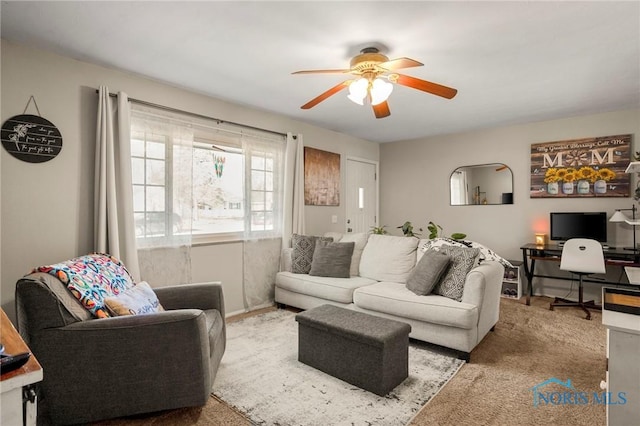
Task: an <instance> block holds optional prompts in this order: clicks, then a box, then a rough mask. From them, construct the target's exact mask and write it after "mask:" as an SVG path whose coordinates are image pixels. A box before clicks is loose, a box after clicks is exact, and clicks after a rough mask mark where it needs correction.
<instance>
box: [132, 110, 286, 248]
mask: <svg viewBox="0 0 640 426" xmlns="http://www.w3.org/2000/svg"><path fill="white" fill-rule="evenodd" d="M195 127H197V128H198V136H194V142H193V147H192V149H202V148H201V146H203V144H204V145H210V146H211V147H212V148H211V149H212V151H215V150H216V149H215V148H214V146H216V147H229V148H230V149H231V150H233V151H235V150H237V152H238V153H242V154H243V155H244V162H243V168H244V173H243V175H244V176H245V180H244V182H243V201H242V204H243V206H244V207H243V208H244V230H243V231H234V232H211V233H196V234H194V233H191V235H190V236H191V244H192V245H204V244H211V243H221V242H232V241H243V240H245V239H246V238H247V235H248V234H251V238H255V237H257V238H260V236H261V235H262V234H264V236H265V237H267V236H269V235H268V234H269V233H270V232H272V231H271V230H251V231H250V232H248V231H247V230H248V229H249V228H248V227H250V226H251V214H252V212H254V213H255V211H253V210H252V208H251V198H250V197H251V191H252V188H251V180H250V179H251V171H252V166H251V153H248V152H246V151H245V150H244V149H243V148H242V147H241V145H242V143H241V140H240V139H241V135H242V132H241V131H240V132H239V131H238V130H235V135H234V136H229V135H233V134H234V132H233V131H229V130H226V129H218V128H215V127H214V126H212V125H211V124H209V125H207V126H202V121H200V123H198V124H197V125H196V126H195ZM240 127H241V126H240ZM251 130H252V131H253V130H255V129H251ZM131 131H132V137H133V133H134V129H133V126H132V129H131ZM218 132H219V133H218ZM161 134H162V133H161ZM216 134H218V135H222V136H223V137H221V138H220V140H218V138H216ZM145 135H146V134H145ZM201 135H203V136H201ZM163 136H164V137H165V140H166V142H165V143H166V146H165V158H164V160H165V206H164V208H165V210H164V213H165V233H166V235H164V236H158V237H153V236H151V237H144V236H143V237H138V236H136V240H137V241H138V242H141V244H140V246H141V247H146V246H152V247H157V246H162V245H163V244H162V243H163V240H164V241H167V244H170V242H171V240H172V239H173V238H175V237H176V236H177V235H179V234H176V233H175V232H174V229H173V209H174V206H173V199H172V193H173V187H172V182H173V179H172V173H173V147H174V145H175V142H174V140H173V137H172V135H171V134H163ZM234 138H235V139H236V142H235V143H234V142H233V141H232V139H234ZM274 143H279V141H276V140H274ZM282 143H283V144H284V136H282ZM146 149H147V148H146V140H145V154H146ZM257 151H258V152H261V151H262V150H259V149H258V150H257ZM267 154H268V152H267ZM132 158H143V159H144V160H145V167H146V160H147V157H140V156H134V155H133V154H132ZM275 167H278V165H277V163H276V162H275V161H274V169H275ZM280 167H281V168H282V170H273V171H272V173H273V174H274V177H275V176H276V175H278V176H281V175H283V174H284V168H283V167H284V166H283V165H280ZM139 185H140V184H135V185H133V187H135V186H139ZM274 185H275V183H274ZM144 187H145V188H146V187H147V183H146V171H145V183H144ZM279 190H280V191H281V190H282V189H279ZM261 191H265V192H266V190H261ZM271 192H273V195H272V197H273V204H272V206H271V209H270V210H268V209H266V206H264V209H263V210H260V211H261V212H271V213H272V216H273V217H274V218H276V214H275V212H276V208H277V206H276V188H275V187H274V188H273V189H272V191H271ZM277 197H278V199H279V201H278V202H281V199H282V197H283V194H278V195H277ZM145 198H146V197H145ZM135 213H138V214H139V213H144V214H145V215H146V214H148V213H149V212H147V211H146V206H145V211H144V212H143V211H137V210H136V211H135ZM274 220H277V219H274ZM274 226H275V223H274Z"/></svg>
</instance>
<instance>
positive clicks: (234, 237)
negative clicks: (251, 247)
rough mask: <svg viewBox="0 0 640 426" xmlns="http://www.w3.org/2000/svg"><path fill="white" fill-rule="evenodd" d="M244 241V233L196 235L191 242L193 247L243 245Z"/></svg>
mask: <svg viewBox="0 0 640 426" xmlns="http://www.w3.org/2000/svg"><path fill="white" fill-rule="evenodd" d="M243 241H244V233H242V232H239V233H229V234H204V235H194V236H193V237H192V240H191V246H192V247H198V246H211V245H216V244H230V243H241V242H243Z"/></svg>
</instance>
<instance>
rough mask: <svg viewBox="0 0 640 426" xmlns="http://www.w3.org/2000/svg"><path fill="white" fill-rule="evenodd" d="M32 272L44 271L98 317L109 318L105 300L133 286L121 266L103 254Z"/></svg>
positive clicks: (79, 258)
mask: <svg viewBox="0 0 640 426" xmlns="http://www.w3.org/2000/svg"><path fill="white" fill-rule="evenodd" d="M32 272H45V273H48V274H51V275H53V276H54V277H56V278H58V279H59V280H60V281H62V283H63V284H65V285H66V286H67V288H68V289H69V291H70V292H71V293H72V294H73V295H74V296H75V297H76V298H77V299H78V300H79V301H80V303H82V306H84V307H85V308H86V309H87V310H88V311H89V312H91V313H92V314H93V315H94V316H96V317H97V318H106V317H110V316H111V315H110V314H109V312H108V311H107V309H106V307H105V303H104V298H105V297H110V296H117V295H118V294H120V293H122V292H123V291H125V290H127V289H129V288H132V287H133V286H134V285H135V284H134V282H133V279H132V278H131V275H130V274H129V271H127V269H126V268H125V267H124V265H123V264H122V263H121V262H120V261H119V260H118V259H116V258H115V257H113V256H111V255H108V254H103V253H93V254H89V255H86V256H81V257H77V258H75V259H71V260H67V261H64V262H61V263H56V264H55V265H49V266H40V267H38V268H35V269H34V270H33V271H32Z"/></svg>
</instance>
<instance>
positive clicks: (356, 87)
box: [347, 78, 369, 105]
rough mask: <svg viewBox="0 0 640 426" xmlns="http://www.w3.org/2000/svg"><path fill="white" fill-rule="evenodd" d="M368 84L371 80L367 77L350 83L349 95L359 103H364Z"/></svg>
mask: <svg viewBox="0 0 640 426" xmlns="http://www.w3.org/2000/svg"><path fill="white" fill-rule="evenodd" d="M368 86H369V81H367V79H366V78H359V79H357V80H356V81H354V82H353V83H351V84H350V85H349V95H348V96H347V97H348V98H349V99H350V100H351V101H352V102H355V103H356V104H358V105H364V98H366V97H367V88H368Z"/></svg>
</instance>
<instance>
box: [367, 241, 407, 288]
mask: <svg viewBox="0 0 640 426" xmlns="http://www.w3.org/2000/svg"><path fill="white" fill-rule="evenodd" d="M417 247H418V239H417V238H413V237H396V236H391V235H378V234H371V235H369V239H368V241H367V245H366V246H365V247H364V250H363V251H362V259H361V260H360V276H361V277H365V278H371V279H373V280H376V281H392V282H397V283H403V284H404V283H406V282H407V278H408V277H409V274H410V273H411V270H412V269H413V267H414V266H415V265H416V248H417Z"/></svg>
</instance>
